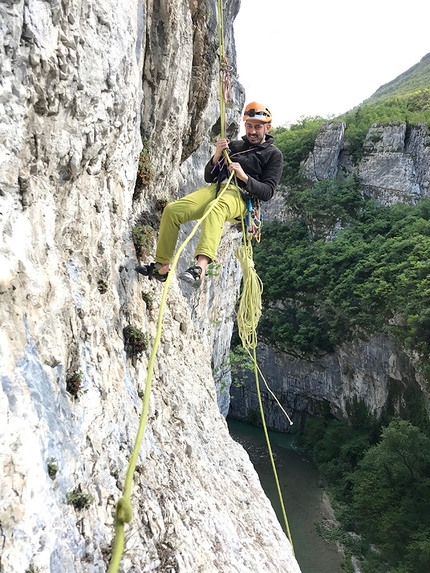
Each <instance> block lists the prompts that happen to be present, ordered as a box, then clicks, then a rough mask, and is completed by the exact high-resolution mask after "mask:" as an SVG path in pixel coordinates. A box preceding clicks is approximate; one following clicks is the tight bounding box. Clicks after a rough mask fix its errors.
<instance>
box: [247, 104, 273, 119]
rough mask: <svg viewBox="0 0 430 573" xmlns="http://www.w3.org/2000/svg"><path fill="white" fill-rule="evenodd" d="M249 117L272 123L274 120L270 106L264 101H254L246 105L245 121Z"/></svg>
mask: <svg viewBox="0 0 430 573" xmlns="http://www.w3.org/2000/svg"><path fill="white" fill-rule="evenodd" d="M247 119H258V120H259V121H261V122H262V123H270V122H271V121H272V114H271V113H270V110H269V108H268V107H266V106H265V105H263V104H262V103H258V102H256V101H252V102H251V103H249V104H248V105H247V106H246V108H245V111H244V114H243V121H246V120H247Z"/></svg>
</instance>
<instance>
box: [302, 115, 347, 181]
mask: <svg viewBox="0 0 430 573" xmlns="http://www.w3.org/2000/svg"><path fill="white" fill-rule="evenodd" d="M344 134H345V124H344V123H334V122H327V123H326V124H325V125H324V126H323V127H322V129H321V131H320V133H319V134H318V136H317V138H316V140H315V145H314V149H313V151H311V152H310V153H309V156H308V158H307V159H306V161H304V163H303V170H304V175H305V176H306V178H307V179H309V180H310V181H320V180H321V179H327V178H328V177H336V175H337V171H338V161H339V155H340V152H341V151H342V149H343V146H344Z"/></svg>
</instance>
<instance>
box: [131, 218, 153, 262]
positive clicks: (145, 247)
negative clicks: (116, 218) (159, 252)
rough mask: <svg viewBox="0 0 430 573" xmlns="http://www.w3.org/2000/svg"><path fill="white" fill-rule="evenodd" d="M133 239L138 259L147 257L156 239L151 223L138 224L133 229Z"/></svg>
mask: <svg viewBox="0 0 430 573" xmlns="http://www.w3.org/2000/svg"><path fill="white" fill-rule="evenodd" d="M131 236H132V239H133V243H134V248H135V249H136V256H137V258H138V259H141V258H144V257H147V256H148V255H149V253H150V248H151V243H152V241H153V239H154V229H153V228H152V227H150V226H149V225H136V226H134V227H133V230H132V235H131Z"/></svg>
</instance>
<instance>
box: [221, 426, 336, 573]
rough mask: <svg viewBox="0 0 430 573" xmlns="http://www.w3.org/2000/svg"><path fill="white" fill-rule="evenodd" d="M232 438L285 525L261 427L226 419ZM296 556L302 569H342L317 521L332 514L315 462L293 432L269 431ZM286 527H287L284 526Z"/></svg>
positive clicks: (329, 572)
mask: <svg viewBox="0 0 430 573" xmlns="http://www.w3.org/2000/svg"><path fill="white" fill-rule="evenodd" d="M227 422H228V426H229V429H230V435H231V436H232V438H233V439H234V440H235V441H236V442H239V443H240V444H241V445H242V446H243V447H244V448H245V450H246V451H247V452H248V455H249V457H250V459H251V461H252V463H253V465H254V467H255V470H256V471H257V473H258V476H259V478H260V482H261V485H262V487H263V489H264V491H265V493H266V495H267V497H268V498H269V499H270V501H271V503H272V506H273V508H274V510H275V512H276V515H277V516H278V520H279V522H280V523H281V525H282V526H283V527H284V519H283V517H282V512H281V506H280V502H279V496H278V490H277V487H276V482H275V478H274V476H273V469H272V464H271V462H270V458H269V453H268V449H267V445H266V440H265V437H264V432H263V429H262V428H259V427H257V426H252V425H251V424H247V423H245V422H240V421H238V420H232V419H230V418H228V419H227ZM269 437H270V442H271V444H272V450H273V454H274V458H275V465H276V470H277V473H278V478H279V483H280V486H281V490H282V497H283V500H284V506H285V510H286V513H287V518H288V524H289V528H290V532H291V537H292V540H293V546H294V551H295V555H296V559H297V561H298V563H299V565H300V569H301V570H302V573H342V567H341V563H342V557H341V555H340V554H339V553H338V551H337V550H336V546H335V544H334V543H328V542H327V541H324V540H323V539H322V538H321V537H320V536H319V535H318V533H317V531H316V527H315V524H316V523H321V522H322V521H323V520H325V519H330V518H331V517H332V515H331V510H330V506H329V504H328V503H327V502H326V499H325V496H324V490H323V489H322V488H321V487H320V486H319V483H318V482H319V480H318V472H317V469H316V467H315V466H314V464H313V463H312V462H311V461H310V460H309V459H308V458H307V457H306V456H305V455H303V454H301V453H299V452H298V451H296V450H295V449H294V447H293V442H292V438H291V435H290V434H285V433H280V432H269ZM284 530H285V527H284Z"/></svg>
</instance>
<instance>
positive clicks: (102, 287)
mask: <svg viewBox="0 0 430 573" xmlns="http://www.w3.org/2000/svg"><path fill="white" fill-rule="evenodd" d="M107 289H108V284H107V282H106V281H105V280H103V279H99V280H98V281H97V290H98V291H99V293H100V294H105V292H106V291H107Z"/></svg>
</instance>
